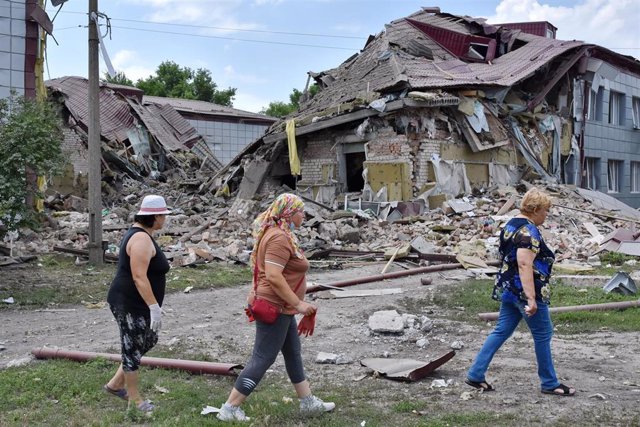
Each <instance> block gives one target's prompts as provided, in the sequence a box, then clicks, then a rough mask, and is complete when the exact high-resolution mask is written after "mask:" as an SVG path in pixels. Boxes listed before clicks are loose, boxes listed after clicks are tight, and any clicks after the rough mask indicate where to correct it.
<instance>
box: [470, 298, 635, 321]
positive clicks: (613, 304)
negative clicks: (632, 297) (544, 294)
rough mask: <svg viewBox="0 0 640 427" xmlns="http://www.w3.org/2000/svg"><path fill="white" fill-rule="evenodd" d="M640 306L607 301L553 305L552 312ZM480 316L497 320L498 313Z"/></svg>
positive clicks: (550, 309) (619, 308) (550, 310)
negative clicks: (601, 302)
mask: <svg viewBox="0 0 640 427" xmlns="http://www.w3.org/2000/svg"><path fill="white" fill-rule="evenodd" d="M632 307H640V300H638V301H622V302H605V303H603V304H586V305H568V306H565V307H551V308H549V312H550V313H566V312H568V311H591V310H624V309H625V308H632ZM478 317H479V318H480V319H482V320H496V319H497V318H498V313H497V312H494V313H480V314H478Z"/></svg>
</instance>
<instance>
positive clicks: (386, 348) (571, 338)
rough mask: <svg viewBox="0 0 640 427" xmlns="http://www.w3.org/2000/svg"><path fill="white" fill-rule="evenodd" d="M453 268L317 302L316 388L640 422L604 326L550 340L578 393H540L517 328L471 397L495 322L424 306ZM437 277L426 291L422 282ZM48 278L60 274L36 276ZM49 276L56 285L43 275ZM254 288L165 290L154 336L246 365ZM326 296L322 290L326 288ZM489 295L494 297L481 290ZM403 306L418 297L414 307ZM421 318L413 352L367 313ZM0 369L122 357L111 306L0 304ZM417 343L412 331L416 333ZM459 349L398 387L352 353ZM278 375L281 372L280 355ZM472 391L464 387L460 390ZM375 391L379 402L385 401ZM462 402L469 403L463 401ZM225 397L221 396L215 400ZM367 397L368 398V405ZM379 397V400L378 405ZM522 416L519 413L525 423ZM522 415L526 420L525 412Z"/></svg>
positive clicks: (424, 356) (631, 339)
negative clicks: (336, 361)
mask: <svg viewBox="0 0 640 427" xmlns="http://www.w3.org/2000/svg"><path fill="white" fill-rule="evenodd" d="M380 270H381V266H380V265H373V266H367V267H361V268H357V269H356V268H354V269H349V270H312V271H311V273H310V276H309V278H310V281H312V282H320V283H327V282H330V281H335V280H342V279H346V278H353V277H359V276H364V275H371V274H377V273H379V272H380ZM459 275H460V272H459V271H449V272H441V273H429V274H428V275H423V276H408V277H404V278H399V279H394V280H389V281H385V282H374V283H368V284H362V285H357V286H352V287H350V288H349V289H354V290H355V289H376V288H378V289H379V288H382V287H393V288H401V289H402V290H403V292H402V293H400V294H393V295H385V296H377V297H360V298H333V299H329V298H318V299H316V303H317V304H318V305H319V307H320V308H319V312H318V319H317V324H316V331H315V334H314V335H313V336H312V337H310V338H303V353H304V359H305V367H306V369H307V373H308V375H309V378H310V379H311V381H312V383H320V384H322V386H323V387H330V385H331V384H339V385H341V386H348V387H351V388H353V389H354V392H357V389H358V388H360V387H372V386H373V385H374V383H375V387H376V388H377V387H379V386H380V384H381V383H380V382H383V384H384V387H382V389H383V390H384V393H387V392H388V393H401V394H405V395H407V396H408V397H409V398H410V397H411V396H419V397H420V399H423V400H424V399H427V400H429V401H436V402H438V403H439V404H440V405H441V407H442V408H446V411H450V408H451V407H459V408H460V411H462V412H473V411H494V412H496V413H513V414H518V416H519V417H522V414H531V424H544V425H551V424H562V425H568V424H578V425H631V424H633V423H635V422H638V420H640V415H639V414H640V334H638V333H637V332H636V333H612V332H607V331H602V332H598V333H592V334H588V335H587V334H585V335H565V336H562V335H556V336H555V337H554V340H553V344H552V346H553V353H554V358H555V364H556V370H557V372H558V375H559V377H560V379H561V380H562V381H563V382H565V383H567V384H571V385H574V386H575V387H576V388H577V390H578V393H577V395H576V396H575V397H573V398H561V397H555V396H548V395H543V394H541V393H540V391H539V383H538V379H537V375H536V368H535V366H536V363H535V356H534V352H533V343H532V340H531V337H530V335H529V334H528V333H523V332H516V334H515V335H514V336H513V337H512V338H511V339H510V340H509V341H508V342H507V343H506V344H505V346H503V348H502V349H501V351H500V352H499V353H498V355H497V356H496V358H495V359H494V362H493V364H492V365H491V368H490V370H489V373H488V376H487V377H488V380H489V382H491V383H493V385H494V386H495V387H496V389H497V391H496V392H493V393H483V394H480V393H476V392H474V391H473V389H471V388H470V387H469V386H467V385H465V384H464V382H463V381H464V378H465V371H466V369H467V368H468V366H469V364H470V363H471V360H472V358H473V357H474V355H475V353H476V352H477V351H478V349H479V348H480V346H481V344H482V342H483V340H484V338H485V337H486V335H487V334H488V332H489V331H490V330H491V327H492V325H491V324H489V323H487V324H480V323H474V324H472V323H468V324H467V323H461V322H455V321H451V320H447V319H446V318H445V315H446V312H445V310H444V309H442V308H441V307H438V306H435V305H433V304H431V303H429V301H430V300H431V296H432V295H433V293H434V292H438V289H442V288H443V287H448V286H455V283H456V282H458V281H459V280H460V278H459ZM424 276H428V277H430V278H432V280H433V284H432V285H431V286H422V285H421V283H420V278H421V277H424ZM29 277H32V276H31V275H30V274H29V269H28V268H27V269H17V270H9V269H0V281H4V280H13V281H15V280H18V281H27V280H30V279H28V278H29ZM40 280H51V281H53V282H55V281H56V280H60V278H40ZM50 283H51V282H50ZM248 289H249V287H248V285H247V286H242V287H239V288H222V289H215V290H211V291H197V292H191V293H177V294H170V295H168V296H167V297H166V299H165V305H164V310H165V312H166V314H165V316H164V318H163V330H162V332H161V336H160V340H161V341H160V343H159V344H164V345H169V346H170V345H177V344H178V343H179V345H181V346H183V348H187V349H188V348H195V349H196V351H198V352H202V351H205V352H207V353H209V354H210V355H211V357H212V358H213V360H216V361H220V362H230V363H239V364H242V363H244V362H245V361H246V358H247V357H248V355H249V353H250V350H251V346H252V339H253V326H252V325H250V324H249V323H247V322H246V320H245V317H244V314H243V311H242V308H243V303H244V300H245V295H246V293H247V291H248ZM323 294H324V295H327V293H326V292H324V293H323ZM487 298H489V295H487ZM410 301H420V303H419V304H415V303H411V302H410ZM388 309H396V310H398V312H400V313H409V314H415V315H418V317H420V316H422V315H426V316H428V317H429V318H430V319H432V320H433V321H434V327H433V329H432V330H431V331H430V332H428V333H426V334H425V337H426V338H427V339H428V341H429V344H428V345H427V346H426V347H425V348H419V347H418V346H417V345H416V343H415V339H416V337H413V338H412V339H409V338H407V337H406V336H403V335H400V336H390V335H377V334H372V333H371V332H370V331H369V328H368V326H367V319H368V317H369V316H370V315H371V314H372V313H373V312H375V311H377V310H388ZM0 325H2V326H1V332H0V348H1V347H5V349H4V350H2V351H0V367H6V366H10V365H13V364H15V363H19V362H21V361H26V360H29V358H30V352H31V349H33V348H38V347H42V346H51V347H55V346H58V347H61V348H64V349H70V350H83V351H97V352H117V342H118V337H117V329H116V325H115V323H114V321H113V318H112V315H111V313H110V311H109V310H108V308H106V307H103V308H97V309H90V308H86V307H85V306H72V307H56V308H55V309H52V310H50V311H48V310H38V311H33V310H31V311H26V310H2V311H0ZM418 338H419V337H418ZM454 341H461V342H462V343H463V344H464V347H463V348H462V349H460V350H458V351H457V354H456V356H455V357H454V358H453V359H452V360H451V361H449V362H448V363H446V364H445V365H443V366H442V367H440V368H439V369H438V370H436V371H435V372H434V373H433V374H432V375H431V376H429V377H427V378H425V379H423V380H421V381H419V382H415V383H401V382H395V381H390V380H387V379H383V378H375V377H373V376H368V377H366V378H364V379H363V375H364V374H366V373H367V368H365V367H363V366H361V365H360V363H359V360H361V359H363V358H367V357H383V355H388V356H389V357H392V358H411V359H418V360H424V361H428V360H432V359H434V358H437V357H439V356H441V355H444V354H445V353H447V352H448V351H450V346H451V343H453V342H454ZM320 351H323V352H331V353H336V354H341V355H344V356H345V357H347V358H348V359H350V360H352V362H351V363H348V364H341V365H331V364H317V363H315V358H316V355H317V354H318V352H320ZM274 370H275V371H284V365H283V361H282V359H281V358H279V359H278V360H277V361H276V364H275V366H274ZM436 379H444V380H452V382H451V384H450V385H448V386H447V387H442V388H437V387H433V386H432V381H433V380H436ZM465 392H471V393H465ZM384 393H381V399H384ZM467 397H470V399H468V400H467ZM222 399H223V397H221V400H222ZM372 404H373V403H372ZM379 404H382V403H379ZM520 419H522V418H520ZM527 419H528V417H527Z"/></svg>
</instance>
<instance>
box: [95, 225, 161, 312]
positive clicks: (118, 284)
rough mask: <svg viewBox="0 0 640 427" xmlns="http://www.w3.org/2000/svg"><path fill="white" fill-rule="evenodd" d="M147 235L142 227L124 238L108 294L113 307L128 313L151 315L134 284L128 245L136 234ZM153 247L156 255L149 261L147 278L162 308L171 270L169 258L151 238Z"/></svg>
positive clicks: (132, 228) (131, 230)
mask: <svg viewBox="0 0 640 427" xmlns="http://www.w3.org/2000/svg"><path fill="white" fill-rule="evenodd" d="M140 232H142V233H146V232H145V231H144V230H143V229H142V228H140V227H131V228H130V229H129V230H128V231H127V233H126V234H125V235H124V237H123V238H122V243H120V256H119V259H118V269H117V270H116V276H115V277H114V279H113V281H112V282H111V287H110V288H109V293H108V294H107V302H108V303H109V304H111V305H112V306H113V307H116V308H119V309H123V310H124V311H126V312H128V313H136V314H145V313H149V309H148V307H147V303H145V302H144V300H143V299H142V297H141V296H140V293H139V292H138V289H137V288H136V285H135V284H134V282H133V276H132V274H131V257H129V255H128V254H127V243H129V239H131V236H133V235H134V234H135V233H140ZM151 241H152V242H153V246H154V247H155V248H156V254H155V255H154V257H153V258H151V260H150V261H149V268H148V269H147V278H148V279H149V283H151V290H152V291H153V295H154V296H155V297H156V301H158V305H160V306H162V301H163V300H164V289H165V286H166V277H165V276H166V274H167V272H168V271H169V269H170V268H171V266H170V265H169V261H167V257H165V256H164V253H163V252H162V249H160V246H158V244H157V243H156V241H155V240H154V239H153V237H152V238H151Z"/></svg>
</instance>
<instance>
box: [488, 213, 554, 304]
mask: <svg viewBox="0 0 640 427" xmlns="http://www.w3.org/2000/svg"><path fill="white" fill-rule="evenodd" d="M520 248H525V249H530V250H532V251H533V252H535V254H536V257H535V259H534V260H533V281H534V284H535V289H536V301H541V302H543V303H545V304H549V300H550V298H551V287H550V285H549V278H550V276H551V268H552V267H553V263H554V261H555V254H554V253H553V251H552V250H551V249H549V247H548V246H547V244H546V243H545V242H544V240H543V238H542V235H541V234H540V230H538V227H536V226H535V224H533V223H532V222H531V221H529V220H528V219H526V218H512V219H511V220H510V221H509V222H508V223H507V224H506V225H505V226H504V228H503V229H502V232H501V233H500V249H499V250H500V256H501V258H502V266H501V267H500V271H499V272H498V275H497V276H496V283H495V286H494V287H493V295H492V298H493V299H495V300H498V301H512V302H519V301H520V302H525V303H526V302H527V297H526V296H525V294H524V292H523V290H522V282H521V281H520V274H519V272H518V259H517V256H516V253H517V251H518V249H520Z"/></svg>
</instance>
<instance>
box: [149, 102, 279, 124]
mask: <svg viewBox="0 0 640 427" xmlns="http://www.w3.org/2000/svg"><path fill="white" fill-rule="evenodd" d="M143 103H144V104H147V103H154V104H168V105H171V106H172V107H173V108H175V109H176V110H178V111H184V112H189V113H194V114H206V115H213V116H226V117H235V118H237V119H259V120H262V121H266V122H269V123H273V122H275V121H277V120H278V119H277V118H276V117H271V116H265V115H264V114H256V113H251V112H249V111H244V110H238V109H237V108H231V107H226V106H224V105H218V104H213V103H211V102H206V101H198V100H195V99H180V98H165V97H162V96H148V95H145V96H144V98H143Z"/></svg>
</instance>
